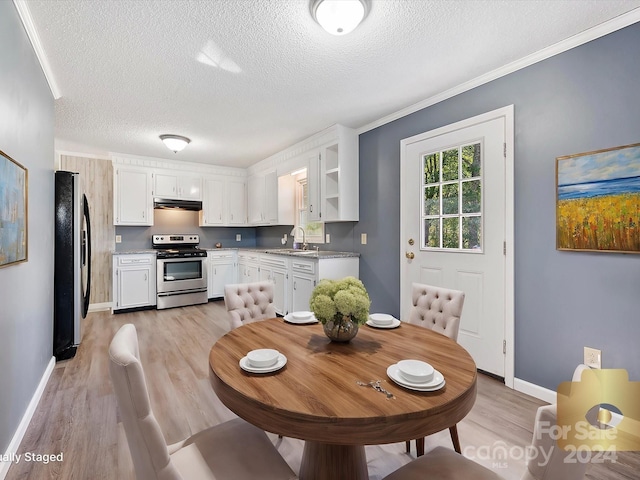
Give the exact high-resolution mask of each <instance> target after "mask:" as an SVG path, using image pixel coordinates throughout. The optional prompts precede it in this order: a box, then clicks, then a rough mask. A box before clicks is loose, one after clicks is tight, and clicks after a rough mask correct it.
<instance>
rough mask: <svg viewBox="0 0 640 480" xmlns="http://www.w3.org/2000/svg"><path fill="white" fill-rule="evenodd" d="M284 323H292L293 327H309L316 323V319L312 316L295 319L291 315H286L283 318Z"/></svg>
mask: <svg viewBox="0 0 640 480" xmlns="http://www.w3.org/2000/svg"><path fill="white" fill-rule="evenodd" d="M284 321H285V322H287V323H293V324H294V325H309V324H311V323H318V319H317V318H316V316H315V315H313V314H311V316H310V317H308V318H296V317H294V316H293V314H292V313H287V314H286V315H285V316H284Z"/></svg>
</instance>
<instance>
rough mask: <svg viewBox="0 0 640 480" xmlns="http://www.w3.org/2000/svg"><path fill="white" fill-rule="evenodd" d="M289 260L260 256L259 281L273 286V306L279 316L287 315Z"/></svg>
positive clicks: (279, 257) (282, 257)
mask: <svg viewBox="0 0 640 480" xmlns="http://www.w3.org/2000/svg"><path fill="white" fill-rule="evenodd" d="M288 270H289V259H288V258H287V257H286V256H284V255H270V254H268V253H263V254H261V255H260V280H263V281H267V282H271V283H272V284H273V306H274V307H275V309H276V312H277V313H279V314H280V315H286V314H287V307H288V302H289V271H288Z"/></svg>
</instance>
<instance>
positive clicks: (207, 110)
mask: <svg viewBox="0 0 640 480" xmlns="http://www.w3.org/2000/svg"><path fill="white" fill-rule="evenodd" d="M26 5H27V6H28V8H29V11H30V13H31V15H32V17H33V22H34V24H35V27H36V31H37V32H38V34H39V36H40V40H41V42H42V46H43V48H44V51H45V54H46V56H47V58H48V60H49V64H50V66H51V70H52V72H53V76H54V79H55V82H56V83H57V85H58V88H59V90H60V93H61V95H62V97H61V98H60V99H58V100H56V104H55V114H56V118H55V128H56V140H57V142H58V145H63V146H65V147H67V149H69V148H74V147H75V148H79V149H83V151H89V150H93V151H103V152H120V153H128V154H133V155H145V156H152V157H159V158H169V159H178V160H184V161H190V162H201V163H210V164H215V165H228V166H238V167H244V166H249V165H251V164H253V163H256V162H257V161H259V160H262V159H263V158H266V157H268V156H270V155H272V154H274V153H276V152H278V151H280V150H282V149H284V148H286V147H288V146H289V145H291V144H293V143H296V142H297V141H300V140H302V139H304V138H306V137H308V136H310V135H312V134H314V133H316V132H318V131H320V130H322V129H324V128H326V127H328V126H330V125H332V124H334V123H340V124H343V125H346V126H350V127H361V126H363V125H366V124H368V123H370V122H373V121H375V120H377V119H379V118H381V117H383V116H385V115H388V114H390V113H392V112H395V111H397V110H400V109H402V108H404V107H407V106H409V105H411V104H414V103H416V102H419V101H420V100H423V99H426V98H428V97H431V96H433V95H436V94H438V93H441V92H443V91H445V90H448V89H450V88H452V87H454V86H457V85H459V84H461V83H464V82H466V81H468V80H471V79H473V78H476V77H478V76H480V75H482V74H484V73H487V72H489V71H492V70H494V69H496V68H499V67H501V66H503V65H506V64H508V63H510V62H513V61H515V60H517V59H520V58H522V57H524V56H526V55H529V54H531V53H534V52H536V51H538V50H541V49H543V48H545V47H547V46H550V45H552V44H554V43H557V42H559V41H561V40H563V39H566V38H568V37H570V36H572V35H575V34H577V33H580V32H582V31H584V30H586V29H588V28H591V27H593V26H595V25H598V24H600V23H602V22H604V21H606V20H609V19H611V18H613V17H616V16H618V15H620V14H622V13H625V12H628V11H630V10H632V9H634V8H637V7H638V6H639V5H640V0H572V1H566V0H548V1H545V0H518V1H514V0H511V1H496V0H493V1H481V0H446V1H445V0H441V1H437V0H372V7H371V11H370V13H369V15H368V17H367V18H366V19H365V21H364V22H363V23H362V24H361V25H360V26H359V27H358V28H357V29H356V30H355V31H354V32H352V33H351V34H349V35H346V36H342V37H336V36H332V35H329V34H328V33H326V32H325V31H324V30H322V29H321V28H320V27H319V26H318V25H317V24H316V23H315V22H314V21H313V20H312V18H311V16H310V14H309V2H308V1H307V0H207V1H196V0H194V1H182V0H148V1H147V0H92V1H87V0H84V1H81V0H75V1H52V0H27V1H26ZM163 133H174V134H178V135H184V136H187V137H190V138H191V139H192V143H191V145H189V146H188V147H187V148H186V149H185V150H183V151H182V152H180V153H178V154H173V153H172V152H170V151H169V150H167V149H166V147H164V145H163V144H162V143H161V142H160V140H159V139H158V135H160V134H163Z"/></svg>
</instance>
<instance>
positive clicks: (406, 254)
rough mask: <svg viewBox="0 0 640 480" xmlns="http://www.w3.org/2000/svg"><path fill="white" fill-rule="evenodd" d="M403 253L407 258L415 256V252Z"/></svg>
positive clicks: (410, 258)
mask: <svg viewBox="0 0 640 480" xmlns="http://www.w3.org/2000/svg"><path fill="white" fill-rule="evenodd" d="M404 255H405V256H406V257H407V258H408V259H409V260H413V259H414V258H415V256H416V254H415V253H413V252H407V253H405V254H404Z"/></svg>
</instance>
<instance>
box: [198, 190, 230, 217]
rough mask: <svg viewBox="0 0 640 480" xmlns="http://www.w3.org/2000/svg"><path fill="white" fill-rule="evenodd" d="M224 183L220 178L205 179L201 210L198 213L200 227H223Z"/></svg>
mask: <svg viewBox="0 0 640 480" xmlns="http://www.w3.org/2000/svg"><path fill="white" fill-rule="evenodd" d="M224 188H225V182H224V180H223V179H222V178H205V180H204V192H203V201H202V210H201V211H200V214H199V215H200V226H201V227H210V226H220V225H224V224H225V222H226V220H227V218H226V215H225V208H224V207H225V201H224Z"/></svg>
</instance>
